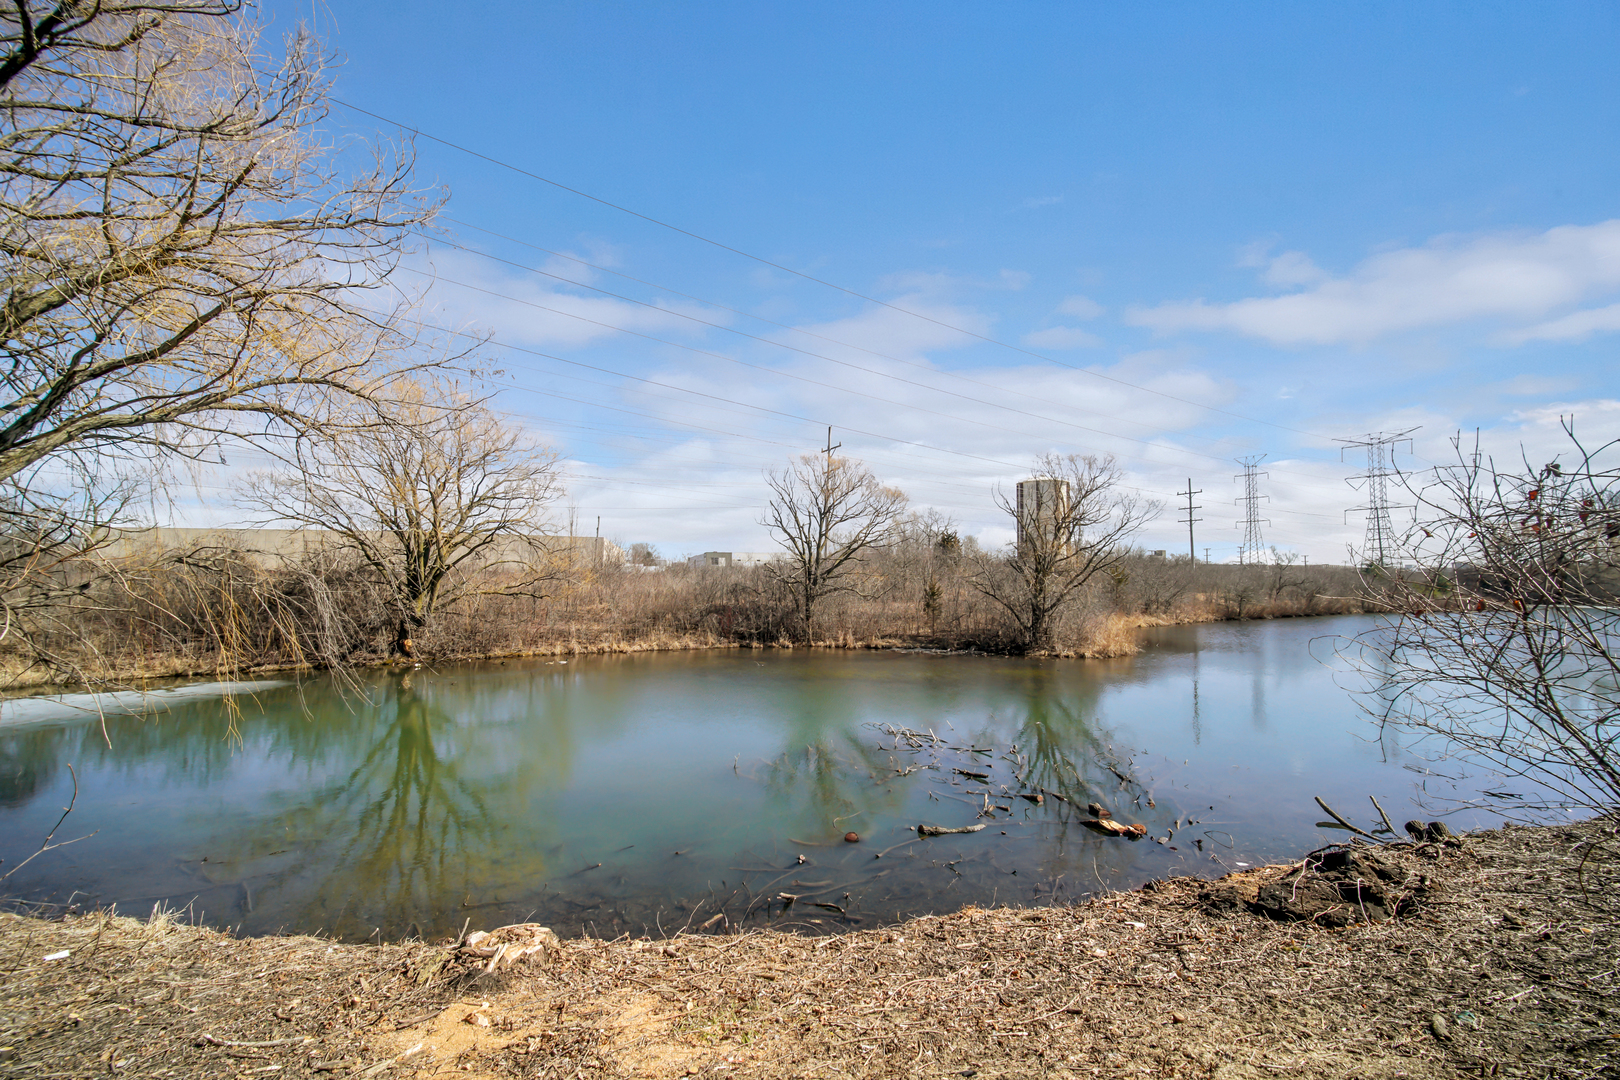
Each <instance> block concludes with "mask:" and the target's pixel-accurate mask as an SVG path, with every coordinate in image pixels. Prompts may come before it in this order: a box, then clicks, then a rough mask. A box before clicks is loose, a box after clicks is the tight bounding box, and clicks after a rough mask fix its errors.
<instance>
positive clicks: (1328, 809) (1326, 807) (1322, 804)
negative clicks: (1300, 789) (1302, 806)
mask: <svg viewBox="0 0 1620 1080" xmlns="http://www.w3.org/2000/svg"><path fill="white" fill-rule="evenodd" d="M1315 799H1316V805H1317V806H1320V807H1321V808H1322V809H1323V810H1325V811H1326V812H1327V816H1328V817H1330V818H1332V819H1333V820H1334V821H1337V822H1338V823H1339V824H1340V825H1343V826H1344V827H1345V828H1347V829H1349V830H1350V831H1351V832H1353V833H1355V834H1356V835H1357V836H1365V837H1366V838H1367V839H1369V840H1371V841H1372V842H1373V843H1375V844H1382V843H1383V841H1382V840H1380V839H1378V837H1376V836H1374V835H1373V834H1372V833H1370V832H1368V831H1367V830H1366V829H1358V828H1356V827H1355V826H1354V825H1352V824H1350V823H1349V822H1348V821H1346V820H1344V818H1342V817H1340V816H1339V815H1338V814H1337V813H1336V812H1335V811H1334V809H1333V807H1331V806H1329V805H1328V804H1327V803H1325V802H1323V801H1322V796H1320V795H1317V796H1315Z"/></svg>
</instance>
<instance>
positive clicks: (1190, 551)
mask: <svg viewBox="0 0 1620 1080" xmlns="http://www.w3.org/2000/svg"><path fill="white" fill-rule="evenodd" d="M1203 493H1204V489H1203V488H1199V489H1198V490H1197V491H1194V490H1193V486H1192V477H1190V476H1189V477H1187V490H1186V491H1178V492H1176V494H1177V495H1185V496H1187V516H1186V517H1184V518H1181V519H1180V520H1181V522H1182V523H1183V524H1185V525H1186V526H1187V558H1189V559H1191V560H1192V561H1193V562H1197V561H1198V549H1197V548H1196V547H1194V546H1193V522H1195V521H1203V520H1204V519H1203V518H1195V517H1193V511H1194V510H1202V509H1203V504H1202V503H1200V504H1198V505H1196V506H1195V505H1193V501H1192V500H1193V496H1194V495H1202V494H1203Z"/></svg>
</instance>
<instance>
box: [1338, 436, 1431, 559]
mask: <svg viewBox="0 0 1620 1080" xmlns="http://www.w3.org/2000/svg"><path fill="white" fill-rule="evenodd" d="M1416 430H1417V428H1407V429H1406V430H1405V431H1398V432H1396V433H1394V434H1393V435H1391V434H1387V433H1385V432H1382V431H1377V432H1369V433H1368V434H1367V435H1365V436H1363V437H1362V438H1359V439H1339V440H1338V442H1340V443H1343V444H1344V445H1343V446H1342V447H1340V449H1339V460H1340V461H1343V460H1344V455H1345V454H1346V453H1347V452H1348V451H1350V450H1359V449H1365V450H1366V451H1367V471H1366V472H1364V473H1362V474H1361V475H1360V476H1352V477H1350V478H1349V479H1347V480H1346V481H1345V483H1347V484H1349V485H1350V486H1351V487H1358V486H1361V485H1365V487H1363V489H1362V490H1364V491H1365V492H1366V495H1367V504H1366V505H1365V506H1352V507H1351V508H1350V509H1349V510H1346V511H1345V517H1346V518H1348V517H1349V516H1350V515H1351V514H1354V513H1358V512H1365V513H1366V515H1367V532H1366V535H1365V537H1364V538H1363V540H1362V545H1361V548H1362V550H1361V561H1363V562H1365V563H1367V564H1369V565H1372V566H1387V565H1389V559H1390V557H1391V556H1393V555H1394V554H1395V528H1394V525H1393V524H1391V522H1390V518H1389V512H1390V511H1391V510H1393V509H1397V507H1395V506H1392V505H1391V504H1390V501H1389V478H1390V476H1391V475H1394V474H1397V473H1398V472H1399V470H1398V469H1396V468H1395V448H1396V446H1397V445H1399V444H1400V443H1403V442H1404V443H1405V444H1406V445H1407V450H1408V452H1410V450H1411V446H1412V440H1411V439H1409V438H1407V436H1409V435H1410V434H1411V433H1412V432H1414V431H1416Z"/></svg>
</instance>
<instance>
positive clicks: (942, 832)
mask: <svg viewBox="0 0 1620 1080" xmlns="http://www.w3.org/2000/svg"><path fill="white" fill-rule="evenodd" d="M983 828H984V823H983V822H980V823H979V824H977V825H963V826H962V827H961V828H960V829H947V828H945V827H944V826H941V825H919V826H917V835H918V836H952V835H955V834H956V833H970V832H978V831H979V830H980V829H983Z"/></svg>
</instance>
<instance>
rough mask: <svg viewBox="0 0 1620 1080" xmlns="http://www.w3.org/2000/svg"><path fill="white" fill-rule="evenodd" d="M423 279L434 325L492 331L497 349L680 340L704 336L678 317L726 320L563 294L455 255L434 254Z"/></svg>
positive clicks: (708, 313)
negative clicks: (652, 337) (626, 335)
mask: <svg viewBox="0 0 1620 1080" xmlns="http://www.w3.org/2000/svg"><path fill="white" fill-rule="evenodd" d="M565 265H566V264H565ZM426 272H427V273H428V275H429V276H430V277H432V278H434V279H435V280H434V281H433V284H432V287H431V290H430V293H429V295H430V298H431V300H432V301H433V302H434V304H435V306H437V307H438V308H440V309H441V311H442V312H443V314H442V315H441V316H439V319H438V321H441V322H445V323H448V324H450V325H457V324H461V325H465V324H466V323H469V322H470V323H472V324H473V325H475V326H485V327H492V328H494V329H495V330H496V331H497V337H499V339H500V340H502V341H506V342H512V343H517V344H523V345H529V346H534V347H560V346H561V347H566V346H580V345H586V344H589V343H592V342H595V341H600V340H603V339H609V338H613V337H616V336H618V334H619V332H620V331H621V330H628V331H632V332H637V333H650V334H657V335H659V336H671V335H678V336H682V337H690V336H691V335H693V334H694V333H702V332H705V331H706V329H707V328H706V327H703V326H702V325H701V324H699V323H695V322H693V321H692V320H691V319H690V318H685V317H683V316H688V315H690V316H694V317H696V318H699V319H703V320H705V321H707V322H716V323H725V322H727V321H728V316H727V315H726V313H725V312H717V311H714V310H711V309H709V308H705V307H701V306H699V305H696V304H686V303H682V304H669V305H658V306H653V307H648V306H644V305H641V304H631V303H627V302H625V301H623V300H615V299H613V298H611V297H605V296H601V295H593V294H584V295H582V294H580V293H575V292H564V291H562V289H561V288H559V287H558V286H556V285H554V284H552V283H551V281H550V280H549V279H547V278H542V277H537V276H535V275H532V274H524V273H522V272H521V271H517V270H511V271H507V270H504V269H500V268H497V267H495V266H492V265H491V264H490V263H488V262H486V261H484V260H482V259H479V258H477V257H476V256H474V255H471V254H467V253H463V252H457V251H440V252H438V253H437V254H436V255H435V257H434V259H433V264H432V267H431V269H430V270H429V271H426ZM573 276H574V277H575V278H576V279H578V277H579V275H578V274H574V275H573Z"/></svg>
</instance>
